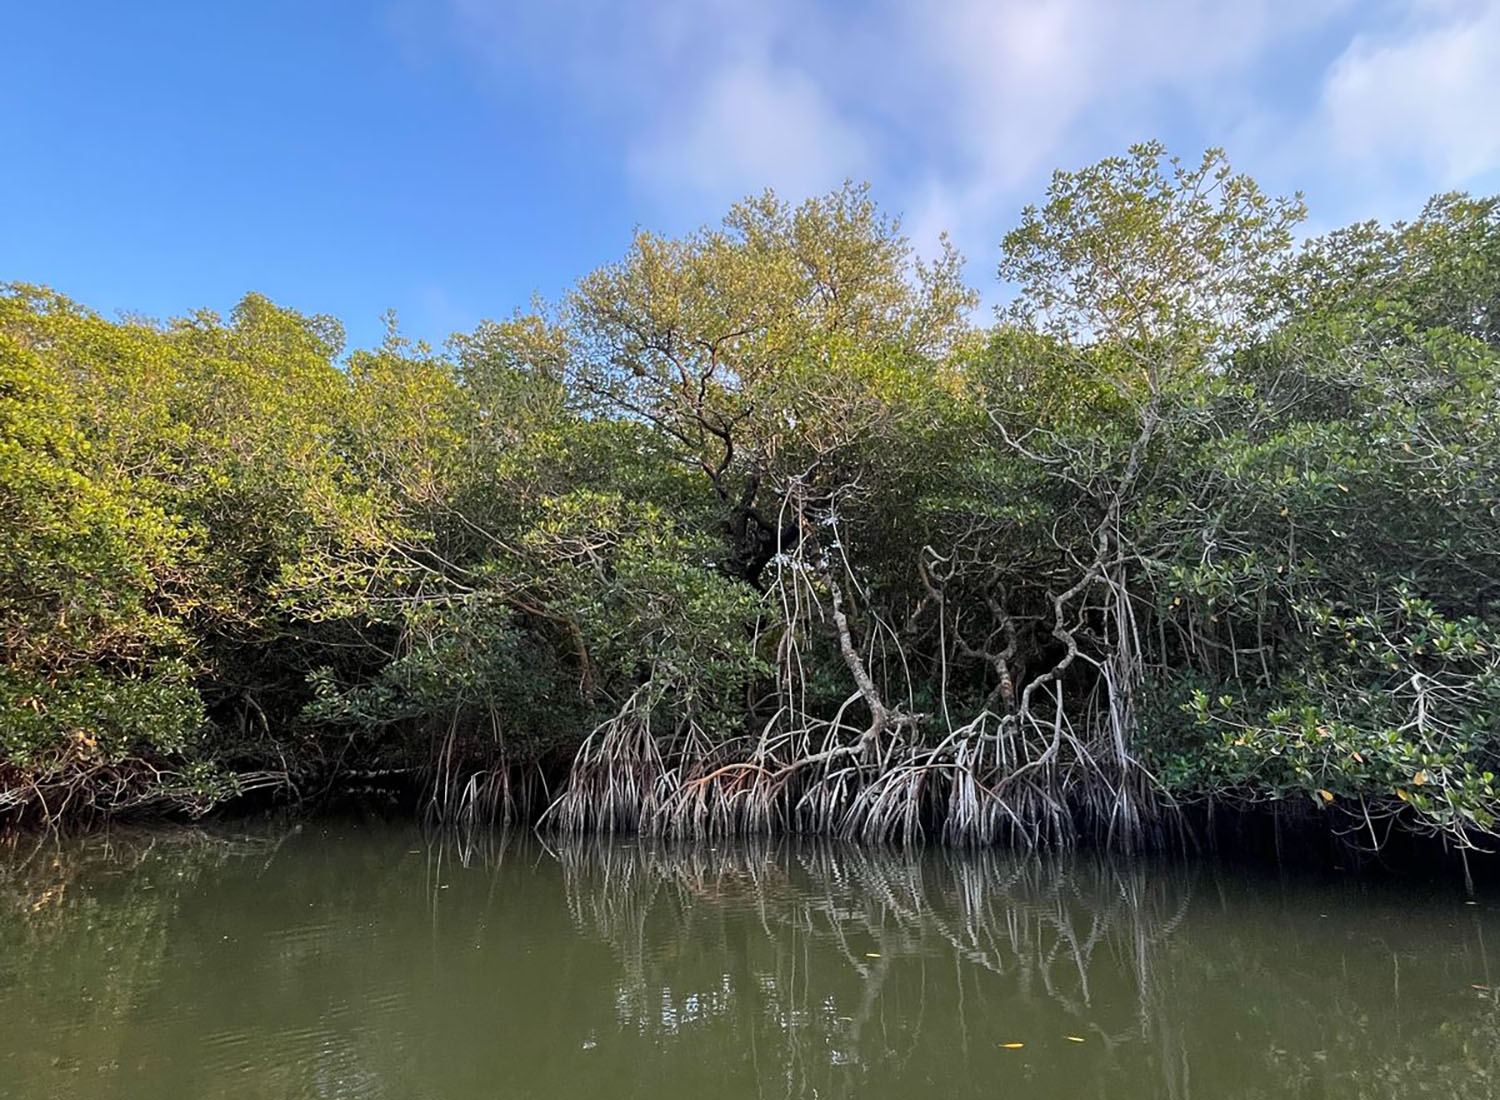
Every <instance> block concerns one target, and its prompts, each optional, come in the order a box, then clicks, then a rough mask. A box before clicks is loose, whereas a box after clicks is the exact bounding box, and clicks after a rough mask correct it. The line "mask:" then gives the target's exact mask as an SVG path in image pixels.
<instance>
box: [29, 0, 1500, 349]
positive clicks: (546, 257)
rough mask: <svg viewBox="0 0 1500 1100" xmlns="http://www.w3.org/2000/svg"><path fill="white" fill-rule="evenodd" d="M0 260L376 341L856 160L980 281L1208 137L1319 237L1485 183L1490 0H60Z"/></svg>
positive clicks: (67, 279)
mask: <svg viewBox="0 0 1500 1100" xmlns="http://www.w3.org/2000/svg"><path fill="white" fill-rule="evenodd" d="M7 31H8V35H7V37H8V39H9V41H10V43H11V48H10V49H9V50H7V51H6V52H7V59H6V63H5V65H4V66H0V96H3V97H4V99H5V101H6V102H7V103H10V104H13V105H17V107H18V109H16V110H13V111H11V112H9V113H8V118H7V124H6V137H7V140H6V150H7V155H8V156H7V159H8V161H9V163H10V164H11V165H12V167H13V170H12V171H8V172H6V173H3V174H0V261H3V263H0V267H3V269H4V270H3V275H4V277H6V278H18V279H25V280H28V281H32V282H40V283H46V284H49V285H53V286H55V287H57V288H58V289H59V290H61V291H63V292H65V293H68V294H71V295H74V296H76V297H78V298H80V299H82V300H85V301H88V302H90V303H92V304H94V305H96V306H97V307H99V308H102V309H105V310H111V309H129V310H139V311H142V312H145V313H148V314H152V315H162V316H170V315H176V314H181V313H183V312H185V311H187V310H189V309H192V308H197V307H199V306H202V305H205V304H207V305H210V306H212V307H214V308H217V309H222V310H227V309H228V308H229V307H230V306H232V304H233V303H234V302H235V301H237V300H238V298H239V297H240V295H241V294H242V293H243V292H244V291H245V290H247V289H256V290H260V291H263V292H265V293H267V294H269V295H271V296H272V297H273V298H275V299H276V300H278V301H281V302H285V303H287V304H289V305H293V306H298V307H302V308H305V309H309V310H320V311H328V312H331V313H334V314H336V315H338V316H340V317H342V318H343V319H344V320H345V321H346V322H347V323H348V325H349V328H350V337H351V343H352V344H353V345H356V346H358V345H369V344H373V343H376V342H378V340H379V336H380V332H381V324H380V319H379V318H380V314H381V312H382V311H383V310H386V309H388V308H394V309H396V310H397V311H398V312H399V314H400V315H401V318H402V323H403V327H404V328H405V330H406V331H408V332H409V333H410V334H412V335H413V336H418V337H424V338H427V339H430V340H438V339H441V338H442V337H443V336H445V335H446V334H447V333H448V332H450V331H453V330H457V329H468V328H472V327H473V325H474V323H475V322H477V321H478V320H479V319H480V318H481V317H484V316H492V315H502V314H506V313H508V312H509V311H510V310H511V309H512V308H514V307H516V306H524V305H525V303H526V302H527V301H528V300H529V299H530V298H531V296H532V295H533V294H535V293H541V294H542V295H544V296H546V297H553V296H555V295H556V294H557V293H558V292H560V291H561V290H562V289H563V288H565V287H566V286H568V285H569V284H571V283H572V281H573V280H574V279H575V278H576V277H577V276H578V275H579V274H580V273H582V272H585V271H588V270H591V269H593V268H594V267H596V266H598V265H599V264H600V263H602V262H604V261H607V260H608V259H610V258H612V257H615V256H618V255H619V254H620V253H621V251H622V250H623V249H624V247H625V246H626V244H627V243H628V240H629V235H630V231H631V228H632V226H633V225H635V224H643V225H649V226H651V227H653V228H659V229H661V230H662V231H664V232H668V233H678V232H682V231H685V230H687V229H689V228H691V227H692V226H694V225H697V224H699V223H701V222H703V221H705V220H711V219H712V218H714V217H715V216H716V215H717V214H718V213H719V212H721V211H722V210H723V209H724V208H725V207H726V205H727V204H728V202H729V201H731V200H733V199H736V198H739V197H741V196H743V195H745V194H749V193H755V192H759V191H760V190H762V189H763V188H766V187H774V188H776V189H777V191H778V192H779V193H780V194H782V195H784V196H786V197H789V198H797V197H801V196H805V195H809V194H815V193H822V192H825V191H827V190H828V189H829V188H831V187H834V186H837V185H838V184H839V183H840V182H841V181H842V180H844V179H845V178H852V179H856V180H869V181H870V182H871V183H872V184H873V185H874V187H875V193H876V195H877V196H878V197H879V198H880V200H881V202H882V205H883V206H884V207H885V208H886V209H889V210H893V211H895V212H897V213H899V214H900V215H901V216H902V218H903V221H904V224H905V228H906V230H907V232H908V233H909V234H910V235H911V237H912V239H913V241H914V243H915V244H916V245H917V247H918V248H919V249H921V250H923V251H924V252H927V253H929V254H932V253H934V252H935V251H936V243H937V237H938V233H939V232H940V231H941V230H947V231H949V232H950V233H951V234H952V235H953V238H954V241H955V243H956V244H957V245H958V247H959V248H960V249H961V250H962V251H963V252H964V253H965V254H966V255H967V256H968V257H969V260H970V263H971V265H973V270H971V273H970V281H971V282H972V283H973V284H975V285H978V286H983V287H987V288H993V289H990V290H988V291H987V293H988V295H989V300H990V301H991V302H993V301H994V300H995V299H997V298H998V297H999V296H1000V295H1001V294H1003V288H1000V287H998V286H997V284H996V283H995V281H994V280H993V279H992V278H991V277H990V272H991V270H992V269H993V267H994V265H995V263H996V262H997V261H998V259H999V251H998V242H999V240H1000V237H1001V236H1002V235H1003V233H1004V231H1005V230H1006V229H1008V228H1009V227H1010V226H1011V225H1013V224H1014V222H1015V220H1016V217H1017V215H1018V211H1019V208H1020V206H1021V205H1022V203H1023V202H1024V201H1026V200H1028V199H1030V198H1031V197H1033V196H1035V195H1037V194H1038V193H1040V191H1041V189H1042V187H1043V186H1044V183H1045V180H1046V177H1047V174H1048V173H1049V172H1050V171H1051V170H1052V169H1053V168H1054V167H1057V166H1066V167H1072V166H1077V165H1080V164H1084V163H1088V162H1091V161H1093V160H1095V159H1097V158H1098V157H1099V156H1101V155H1104V154H1107V153H1112V152H1114V151H1116V150H1118V149H1120V148H1123V147H1124V146H1125V145H1127V144H1129V143H1130V142H1133V141H1137V140H1140V139H1142V138H1145V137H1147V136H1159V137H1161V138H1162V139H1164V140H1165V141H1166V143H1167V144H1168V146H1169V147H1171V148H1173V149H1178V150H1190V149H1195V148H1203V147H1205V146H1211V145H1212V146H1218V145H1224V146H1228V147H1229V148H1230V150H1231V152H1232V153H1233V154H1234V156H1235V161H1236V164H1237V165H1238V166H1240V167H1242V168H1244V169H1246V170H1248V171H1250V172H1251V173H1252V174H1254V175H1255V176H1256V177H1257V178H1258V179H1259V180H1260V181H1261V182H1262V184H1263V185H1264V186H1265V187H1266V188H1267V190H1268V191H1270V192H1272V193H1286V192H1290V191H1293V190H1297V189H1301V190H1303V191H1305V192H1306V193H1307V197H1308V200H1309V204H1310V206H1311V208H1312V210H1313V211H1314V214H1315V219H1316V221H1315V222H1314V223H1313V224H1311V225H1310V226H1309V228H1310V229H1311V230H1312V231H1313V232H1317V231H1322V230H1325V229H1328V228H1331V227H1333V226H1337V225H1341V224H1346V223H1348V222H1351V221H1354V220H1357V219H1361V218H1365V217H1372V216H1373V217H1382V218H1387V219H1388V218H1392V217H1405V216H1411V215H1412V214H1414V213H1415V211H1416V210H1417V209H1418V208H1419V206H1420V203H1421V201H1422V200H1423V199H1425V198H1426V197H1427V196H1428V195H1430V194H1432V193H1434V192H1437V191H1442V190H1447V189H1450V188H1462V189H1467V190H1471V191H1475V192H1479V193H1485V192H1488V191H1493V190H1494V189H1495V188H1496V185H1497V184H1500V129H1497V128H1496V127H1495V126H1494V125H1493V121H1492V119H1491V118H1490V117H1489V116H1490V112H1491V111H1492V110H1493V105H1494V104H1495V103H1496V102H1500V65H1496V64H1494V59H1495V58H1496V57H1500V3H1497V2H1495V0H1362V2H1361V0H1241V2H1239V3H1235V4H1224V3H1220V2H1219V0H1059V2H1052V3H1046V4H1036V3H1031V2H1029V0H944V2H939V3H930V4H900V3H881V4H876V5H872V6H868V7H865V6H856V5H851V4H847V3H840V2H829V0H817V2H813V3H804V2H798V0H755V2H750V0H712V2H701V0H663V2H658V3H653V4H649V5H646V4H641V5H622V4H614V3H609V2H606V0H558V2H554V3H548V4H517V3H502V2H497V0H435V2H430V3H429V2H419V0H371V2H355V0H337V2H328V3H319V4H316V5H308V4H303V3H289V2H286V0H273V2H268V3H262V4H257V5H253V6H249V7H246V6H241V5H221V4H197V3H186V2H182V0H162V2H159V3H155V4H151V5H146V6H141V5H119V4H110V3H103V2H101V0H76V2H73V3H67V4H27V5H20V6H17V7H16V9H15V10H14V11H11V12H9V13H8V15H7Z"/></svg>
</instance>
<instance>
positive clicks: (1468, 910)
mask: <svg viewBox="0 0 1500 1100" xmlns="http://www.w3.org/2000/svg"><path fill="white" fill-rule="evenodd" d="M1495 989H1500V907H1497V906H1496V905H1495V904H1494V901H1493V899H1490V900H1488V901H1486V900H1483V899H1482V900H1481V901H1480V902H1479V903H1478V904H1465V901H1464V898H1463V897H1462V895H1461V894H1460V893H1459V892H1458V891H1457V890H1456V889H1453V890H1449V889H1448V888H1446V887H1442V888H1436V889H1432V890H1427V891H1412V890H1410V889H1407V890H1400V891H1398V890H1396V889H1394V888H1392V887H1390V886H1372V885H1363V886H1361V885H1358V884H1352V883H1337V882H1334V883H1328V882H1324V883H1309V882H1306V881H1299V882H1291V881H1288V880H1285V879H1278V878H1277V877H1275V876H1270V877H1253V876H1247V875H1245V874H1244V873H1240V872H1228V871H1216V870H1215V869H1214V868H1212V867H1210V866H1204V865H1198V866H1182V865H1177V866H1163V865H1151V866H1144V865H1141V866H1133V867H1132V866H1128V865H1122V864H1119V863H1114V864H1110V863H1106V862H1100V861H1097V860H1093V859H1089V858H1086V857H1078V858H1073V859H1068V860H1062V861H1042V862H1038V861H1034V860H1026V859H1018V858H1015V857H1011V856H1007V855H1005V854H1001V853H984V854H978V855H975V854H970V855H959V854H954V853H943V852H929V853H926V854H924V855H921V856H915V857H908V856H902V855H892V854H889V853H874V852H869V851H861V850H857V849H847V848H829V847H823V846H812V845H789V844H782V845H762V846H743V845H740V846H735V845H726V846H719V847H717V848H715V847H711V846H707V845H704V846H699V847H695V848H690V849H676V850H664V849H658V848H652V847H649V846H642V845H638V844H635V843H629V842H614V843H604V844H597V845H591V846H588V847H585V848H579V849H574V850H563V851H560V852H549V851H547V850H546V849H544V848H542V847H541V846H540V845H538V844H537V843H536V842H535V841H533V840H530V839H529V838H513V839H511V840H510V841H508V842H507V841H502V840H495V841H492V842H490V843H487V844H486V845H484V846H482V847H479V848H475V849H469V850H463V849H461V848H460V847H459V846H458V845H456V844H455V843H454V842H453V841H451V840H450V841H448V842H446V843H444V842H440V841H438V840H432V841H428V840H424V839H423V837H422V835H421V834H420V833H418V832H416V831H414V830H406V829H399V828H392V827H384V826H368V825H366V826H355V825H348V826H327V827H321V826H309V827H306V828H304V829H302V830H300V831H297V832H293V833H289V834H285V835H280V836H269V837H265V836H259V837H252V838H244V837H226V836H224V835H223V834H219V835H217V836H202V835H197V836H195V835H192V834H186V833H169V834H155V835H151V834H128V835H122V834H118V833H117V834H115V835H114V836H113V837H111V838H108V839H106V838H102V837H92V838H87V839H83V840H78V841H69V842H63V843H61V844H57V843H42V844H40V845H39V844H38V843H37V842H36V841H35V840H34V839H33V840H26V841H14V842H10V843H9V844H8V845H7V844H0V1097H4V1098H11V1097H25V1098H28V1100H29V1098H51V1097H112V1098H135V1097H140V1098H151V1100H163V1098H179V1097H180V1098H193V1100H196V1098H210V1097H247V1098H248V1097H256V1098H281V1097H348V1098H398V1097H401V1098H404V1097H413V1098H417V1097H432V1098H453V1100H468V1098H478V1097H555V1098H569V1097H588V1098H590V1100H604V1098H612V1097H633V1096H639V1097H660V1098H675V1097H693V1098H705V1097H706V1098H710V1100H733V1098H737V1097H749V1096H757V1097H759V1096H765V1097H785V1096H794V1097H804V1096H805V1097H860V1098H866V1097H887V1096H889V1097H902V1098H903V1100H916V1098H925V1097H966V1096H976V1097H978V1096H984V1097H1011V1096H1014V1097H1069V1098H1072V1097H1109V1098H1111V1100H1128V1098H1134V1097H1171V1098H1186V1097H1202V1098H1212V1100H1223V1098H1229V1097H1320V1098H1321V1097H1387V1096H1388V1097H1412V1096H1441V1097H1474V1098H1479V1097H1483V1098H1485V1100H1491V1098H1494V1097H1497V1096H1500V1000H1497V994H1496V993H1495V992H1494V990H1495Z"/></svg>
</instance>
